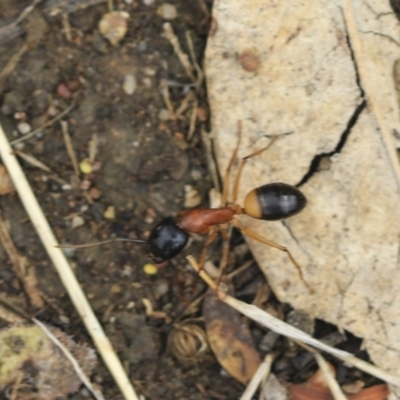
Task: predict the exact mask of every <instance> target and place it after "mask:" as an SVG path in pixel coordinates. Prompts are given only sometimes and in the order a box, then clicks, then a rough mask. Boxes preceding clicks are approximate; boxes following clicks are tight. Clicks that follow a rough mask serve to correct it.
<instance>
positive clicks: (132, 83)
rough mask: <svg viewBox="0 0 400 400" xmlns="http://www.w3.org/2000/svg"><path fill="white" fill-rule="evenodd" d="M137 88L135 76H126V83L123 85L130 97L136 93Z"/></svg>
mask: <svg viewBox="0 0 400 400" xmlns="http://www.w3.org/2000/svg"><path fill="white" fill-rule="evenodd" d="M136 88H137V83H136V78H135V75H125V78H124V83H123V85H122V89H123V90H124V92H125V93H126V94H128V95H132V94H133V93H135V90H136Z"/></svg>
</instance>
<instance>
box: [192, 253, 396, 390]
mask: <svg viewBox="0 0 400 400" xmlns="http://www.w3.org/2000/svg"><path fill="white" fill-rule="evenodd" d="M187 259H188V261H189V263H190V264H191V266H192V267H193V268H194V269H195V270H196V271H197V272H198V274H199V276H200V277H201V278H202V279H203V280H204V281H205V282H206V283H207V284H208V285H209V286H210V287H211V288H212V289H214V290H216V292H217V294H218V297H219V298H220V300H221V301H223V302H225V303H226V304H228V305H230V306H231V307H233V308H234V309H235V310H237V311H239V312H240V313H242V314H243V315H245V316H246V317H248V318H250V319H252V320H253V321H255V322H258V323H259V324H260V325H263V326H265V327H267V328H268V329H271V330H273V331H274V332H276V333H278V334H280V335H283V336H286V337H288V338H291V339H293V340H295V341H298V342H302V343H303V344H304V343H305V344H308V345H310V346H312V347H314V348H315V349H318V350H321V351H325V352H327V353H329V354H332V355H333V356H335V357H336V358H338V359H340V360H342V361H344V362H346V363H348V364H351V365H353V366H354V367H357V368H358V369H360V370H362V371H364V372H367V373H368V374H370V375H373V376H375V377H377V378H379V379H382V380H383V381H385V382H387V383H391V384H392V385H395V386H399V387H400V378H399V377H397V376H394V375H391V374H389V373H387V372H385V371H383V370H382V369H380V368H378V367H376V366H375V365H372V364H370V363H368V362H366V361H363V360H360V359H359V358H357V357H354V356H353V355H352V354H350V353H348V352H346V351H343V350H338V349H335V348H334V347H331V346H328V345H327V344H325V343H323V342H321V341H319V340H317V339H314V338H313V337H312V336H310V335H308V334H307V333H305V332H303V331H301V330H299V329H297V328H295V327H294V326H292V325H289V324H287V323H286V322H283V321H281V320H279V319H277V318H275V317H273V316H272V315H270V314H268V313H267V312H265V311H264V310H261V309H260V308H258V307H256V306H253V305H251V304H247V303H244V302H242V301H240V300H237V299H235V298H233V297H231V296H229V295H227V294H226V293H225V292H223V291H222V290H221V288H218V287H217V285H216V283H215V282H214V281H213V280H212V279H211V278H210V277H209V276H208V275H207V274H206V273H205V272H204V271H200V270H199V266H198V264H197V261H196V260H195V259H194V258H193V257H192V256H189V257H187Z"/></svg>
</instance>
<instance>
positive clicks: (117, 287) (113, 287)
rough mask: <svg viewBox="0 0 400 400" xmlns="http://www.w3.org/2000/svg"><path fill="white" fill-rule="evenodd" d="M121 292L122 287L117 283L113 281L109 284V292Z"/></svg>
mask: <svg viewBox="0 0 400 400" xmlns="http://www.w3.org/2000/svg"><path fill="white" fill-rule="evenodd" d="M121 292H122V287H121V286H120V285H118V284H117V283H114V284H113V285H111V288H110V293H114V294H116V293H121Z"/></svg>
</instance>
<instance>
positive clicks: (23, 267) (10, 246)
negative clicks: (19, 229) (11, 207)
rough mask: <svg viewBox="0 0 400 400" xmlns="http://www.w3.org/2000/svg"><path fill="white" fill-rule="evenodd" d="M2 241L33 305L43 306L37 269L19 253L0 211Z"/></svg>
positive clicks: (36, 306)
mask: <svg viewBox="0 0 400 400" xmlns="http://www.w3.org/2000/svg"><path fill="white" fill-rule="evenodd" d="M0 242H1V244H2V245H3V247H4V250H5V251H6V252H7V255H8V257H9V258H10V260H11V262H12V265H13V270H14V273H15V275H16V276H17V277H18V279H19V280H20V282H21V283H22V286H23V287H24V290H25V292H26V294H27V295H28V297H29V300H30V302H31V304H32V306H33V307H35V308H42V307H43V306H44V302H43V299H42V297H41V292H40V290H39V289H38V288H37V286H36V285H37V279H36V274H35V269H34V268H33V267H32V266H30V265H29V262H28V260H27V258H26V257H22V256H21V255H19V253H18V251H17V249H16V247H15V245H14V242H13V241H12V239H11V236H10V234H9V232H8V229H7V227H6V223H5V221H4V219H3V216H2V213H1V212H0Z"/></svg>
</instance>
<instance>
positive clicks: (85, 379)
mask: <svg viewBox="0 0 400 400" xmlns="http://www.w3.org/2000/svg"><path fill="white" fill-rule="evenodd" d="M32 321H33V322H34V323H35V324H36V325H38V326H39V327H40V328H41V329H42V331H43V332H44V333H45V335H46V336H47V337H48V338H49V339H50V340H51V341H52V342H53V343H54V344H55V345H56V346H57V347H58V348H59V349H60V350H61V351H62V352H63V354H64V355H65V357H67V358H68V360H69V361H70V362H71V364H72V367H73V368H74V370H75V372H76V374H77V375H78V376H79V379H80V380H81V381H82V383H83V384H84V385H85V386H86V387H87V388H88V389H89V390H90V392H91V393H92V394H93V396H94V397H95V398H96V400H104V396H103V395H102V393H101V392H100V391H98V390H96V389H95V388H94V387H93V385H92V383H91V382H90V380H89V378H88V377H87V376H86V374H85V373H84V372H83V370H82V368H81V367H80V365H79V363H78V361H77V360H76V358H75V357H74V356H73V355H72V354H71V352H70V351H69V350H68V349H67V348H66V347H65V346H64V345H63V344H62V343H61V342H60V341H59V340H58V339H57V338H56V337H55V336H54V335H53V334H52V333H51V332H50V331H49V329H47V327H46V325H44V324H42V323H41V322H40V321H39V320H37V319H36V318H32Z"/></svg>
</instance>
